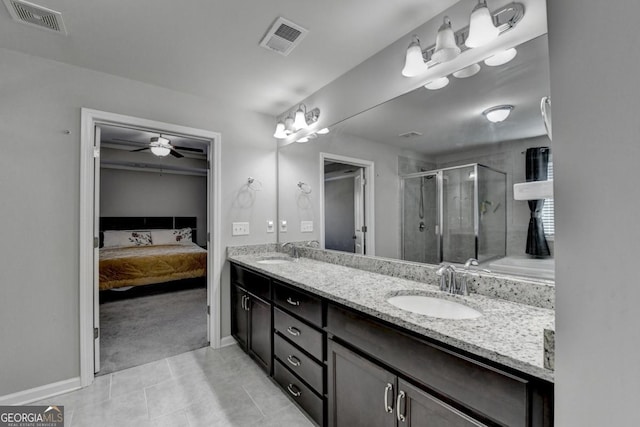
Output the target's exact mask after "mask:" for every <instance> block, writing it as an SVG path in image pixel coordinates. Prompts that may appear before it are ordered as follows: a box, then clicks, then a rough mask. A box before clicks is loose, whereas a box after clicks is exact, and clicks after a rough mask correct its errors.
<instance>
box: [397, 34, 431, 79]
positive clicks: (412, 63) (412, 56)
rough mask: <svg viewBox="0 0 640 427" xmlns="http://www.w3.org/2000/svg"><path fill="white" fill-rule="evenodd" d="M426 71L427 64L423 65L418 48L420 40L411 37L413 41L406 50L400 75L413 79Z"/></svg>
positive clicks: (420, 48)
mask: <svg viewBox="0 0 640 427" xmlns="http://www.w3.org/2000/svg"><path fill="white" fill-rule="evenodd" d="M427 69H428V67H427V64H425V62H424V58H423V56H422V47H420V40H419V39H418V37H417V36H413V41H412V42H411V44H410V45H409V47H408V48H407V54H406V57H405V59H404V68H403V69H402V75H403V76H405V77H415V76H417V75H420V74H422V73H424V72H426V71H427Z"/></svg>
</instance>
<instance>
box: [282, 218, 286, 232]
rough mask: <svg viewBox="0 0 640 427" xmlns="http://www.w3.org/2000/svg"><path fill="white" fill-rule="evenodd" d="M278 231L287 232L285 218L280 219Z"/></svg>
mask: <svg viewBox="0 0 640 427" xmlns="http://www.w3.org/2000/svg"><path fill="white" fill-rule="evenodd" d="M280 232H281V233H286V232H287V221H286V220H284V219H283V220H282V221H280Z"/></svg>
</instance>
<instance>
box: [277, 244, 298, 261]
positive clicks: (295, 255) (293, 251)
mask: <svg viewBox="0 0 640 427" xmlns="http://www.w3.org/2000/svg"><path fill="white" fill-rule="evenodd" d="M287 246H291V256H292V257H293V260H294V261H298V260H299V259H300V253H299V252H298V248H297V247H296V245H295V244H294V243H293V242H287V243H285V244H284V245H282V246H281V247H282V249H283V250H284V249H285V248H286V247H287Z"/></svg>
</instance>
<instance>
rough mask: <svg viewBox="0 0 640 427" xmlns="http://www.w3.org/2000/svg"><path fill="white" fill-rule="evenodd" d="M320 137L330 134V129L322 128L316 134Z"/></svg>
mask: <svg viewBox="0 0 640 427" xmlns="http://www.w3.org/2000/svg"><path fill="white" fill-rule="evenodd" d="M316 133H317V134H318V135H326V134H328V133H329V128H322V129H320V130H319V131H318V132H316Z"/></svg>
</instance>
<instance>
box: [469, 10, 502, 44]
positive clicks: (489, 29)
mask: <svg viewBox="0 0 640 427" xmlns="http://www.w3.org/2000/svg"><path fill="white" fill-rule="evenodd" d="M469 21H470V22H469V35H468V36H467V40H466V41H465V42H464V44H466V45H467V47H480V46H483V45H485V44H487V43H489V42H491V41H493V40H495V39H496V38H497V37H498V35H499V34H500V30H498V29H497V28H496V27H495V25H493V17H492V16H491V12H489V8H488V7H487V2H486V1H485V0H479V1H478V4H477V5H476V7H474V8H473V11H472V12H471V18H470V19H469Z"/></svg>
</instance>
